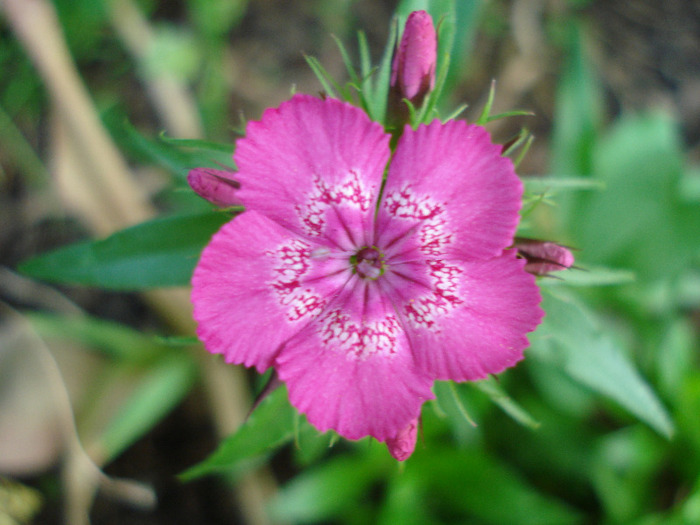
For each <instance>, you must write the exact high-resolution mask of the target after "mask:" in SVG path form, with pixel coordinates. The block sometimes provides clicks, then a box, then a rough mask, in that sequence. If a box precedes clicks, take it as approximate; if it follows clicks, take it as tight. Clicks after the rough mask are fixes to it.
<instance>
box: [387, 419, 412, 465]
mask: <svg viewBox="0 0 700 525" xmlns="http://www.w3.org/2000/svg"><path fill="white" fill-rule="evenodd" d="M417 437H418V419H414V420H412V421H411V422H410V423H409V424H408V426H406V427H405V428H404V429H403V430H401V431H400V432H399V433H398V434H397V435H396V437H393V438H389V439H387V440H386V446H387V448H388V449H389V454H391V455H392V456H393V457H394V459H395V460H397V461H405V460H407V459H408V458H409V457H410V456H411V454H413V451H414V450H415V448H416V438H417Z"/></svg>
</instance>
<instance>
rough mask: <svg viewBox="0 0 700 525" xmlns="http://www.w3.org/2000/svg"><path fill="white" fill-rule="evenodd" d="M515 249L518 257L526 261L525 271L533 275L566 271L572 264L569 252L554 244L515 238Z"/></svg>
mask: <svg viewBox="0 0 700 525" xmlns="http://www.w3.org/2000/svg"><path fill="white" fill-rule="evenodd" d="M515 248H516V249H517V250H518V255H520V256H521V257H523V258H524V259H526V260H527V263H526V264H525V271H526V272H529V273H531V274H533V275H547V274H549V273H551V272H556V271H558V270H566V269H567V268H571V267H572V266H573V264H574V256H573V254H572V253H571V251H570V250H569V249H568V248H566V247H564V246H561V245H559V244H556V243H554V242H549V241H538V240H535V239H524V238H522V237H516V239H515Z"/></svg>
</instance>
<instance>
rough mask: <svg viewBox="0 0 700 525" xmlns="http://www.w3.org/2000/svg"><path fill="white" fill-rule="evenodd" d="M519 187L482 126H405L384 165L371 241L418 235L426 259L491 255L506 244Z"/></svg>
mask: <svg viewBox="0 0 700 525" xmlns="http://www.w3.org/2000/svg"><path fill="white" fill-rule="evenodd" d="M522 192H523V187H522V183H521V182H520V180H519V179H518V177H517V175H516V174H515V171H514V169H513V165H512V163H511V161H510V159H507V158H505V157H502V156H501V148H500V146H498V145H494V144H492V143H491V139H490V137H489V134H488V133H487V132H486V130H485V129H484V128H482V127H480V126H475V125H467V124H466V123H465V122H463V121H449V122H446V123H445V124H441V123H440V122H439V121H437V120H436V121H434V122H433V123H432V124H430V125H428V126H420V127H419V128H418V129H417V130H416V131H413V130H411V129H409V128H407V129H406V130H405V131H404V133H403V135H402V137H401V139H400V141H399V143H398V146H397V148H396V153H395V155H394V158H393V159H392V161H391V166H390V168H389V175H388V178H387V183H386V188H385V189H384V196H383V199H382V200H383V202H382V205H381V206H380V212H379V216H378V221H377V230H376V231H377V245H378V246H380V247H382V248H386V247H387V246H389V245H395V244H397V243H399V242H401V241H402V240H403V239H407V238H409V237H416V236H417V238H419V239H420V251H421V252H422V253H423V254H424V255H426V256H428V257H438V258H440V257H454V258H458V259H466V260H474V259H487V258H490V257H495V256H497V255H499V254H500V253H501V252H502V251H503V250H504V249H505V248H507V247H508V246H510V245H511V244H512V242H513V235H514V234H515V229H516V227H517V225H518V220H519V216H518V211H519V210H520V205H521V197H522Z"/></svg>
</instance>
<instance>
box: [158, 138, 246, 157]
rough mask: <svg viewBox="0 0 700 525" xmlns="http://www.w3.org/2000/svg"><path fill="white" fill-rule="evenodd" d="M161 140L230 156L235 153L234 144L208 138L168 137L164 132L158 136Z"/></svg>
mask: <svg viewBox="0 0 700 525" xmlns="http://www.w3.org/2000/svg"><path fill="white" fill-rule="evenodd" d="M158 138H159V139H160V140H162V141H163V142H165V143H167V144H172V145H174V146H179V147H183V148H193V149H197V150H200V151H205V152H212V153H224V154H226V156H227V157H228V158H229V160H230V157H231V156H232V155H233V144H221V143H220V142H210V141H208V140H199V139H179V138H175V137H168V136H167V135H165V134H164V133H161V134H160V136H159V137H158Z"/></svg>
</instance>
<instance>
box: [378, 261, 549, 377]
mask: <svg viewBox="0 0 700 525" xmlns="http://www.w3.org/2000/svg"><path fill="white" fill-rule="evenodd" d="M524 265H525V261H524V260H523V259H518V258H516V253H515V250H510V251H507V252H505V253H504V254H503V255H502V256H500V257H496V258H494V259H491V260H487V261H471V262H466V261H431V262H430V265H429V274H430V277H429V279H430V280H431V281H432V287H431V288H430V289H425V287H424V286H423V285H420V287H419V286H418V285H415V286H413V287H411V286H407V285H406V284H401V283H399V284H397V283H396V282H393V281H392V280H388V281H387V289H386V290H387V291H386V293H387V294H388V295H390V296H391V297H392V300H393V302H394V304H395V306H396V308H397V310H398V311H401V312H402V314H403V319H404V326H405V328H406V332H407V334H408V338H409V341H410V344H411V348H412V350H413V354H414V356H415V359H416V363H417V364H418V366H419V367H420V368H422V369H423V370H425V371H426V372H427V373H429V374H432V375H433V376H434V377H435V378H436V379H452V380H454V381H474V380H477V379H483V378H484V377H486V376H487V375H489V374H497V373H499V372H501V371H503V370H504V369H505V368H507V367H510V366H513V365H514V364H515V363H517V362H518V361H519V360H521V359H522V357H523V351H524V350H525V348H526V347H527V346H528V340H527V337H526V334H527V333H528V332H531V331H533V330H534V329H535V328H536V327H537V325H538V324H539V323H540V321H541V320H542V316H543V312H542V310H541V309H540V307H539V303H540V300H541V297H540V292H539V288H538V287H537V285H536V284H535V278H534V276H532V275H530V274H528V273H527V272H525V271H524V270H523V266H524ZM392 279H393V277H392Z"/></svg>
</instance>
